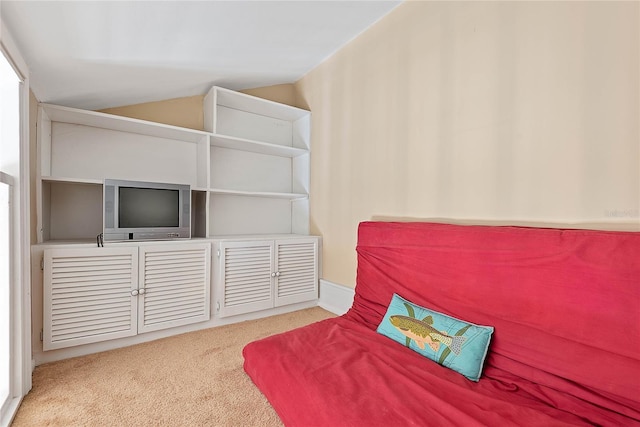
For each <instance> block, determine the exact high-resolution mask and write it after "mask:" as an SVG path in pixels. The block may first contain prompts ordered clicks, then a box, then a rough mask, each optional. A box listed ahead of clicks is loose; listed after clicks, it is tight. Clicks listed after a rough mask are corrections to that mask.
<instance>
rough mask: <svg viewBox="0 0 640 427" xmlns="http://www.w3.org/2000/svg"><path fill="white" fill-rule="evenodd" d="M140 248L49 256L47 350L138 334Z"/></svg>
mask: <svg viewBox="0 0 640 427" xmlns="http://www.w3.org/2000/svg"><path fill="white" fill-rule="evenodd" d="M137 287H138V248H136V247H123V248H83V249H62V248H60V249H47V250H45V251H44V282H43V311H44V312H43V315H44V319H43V320H44V324H43V337H42V338H43V349H44V350H45V351H47V350H54V349H58V348H64V347H71V346H75V345H80V344H89V343H93V342H98V341H105V340H110V339H114V338H121V337H127V336H131V335H135V334H136V312H137V298H136V297H135V296H133V295H132V292H133V291H134V290H136V289H137Z"/></svg>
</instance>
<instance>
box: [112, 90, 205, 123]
mask: <svg viewBox="0 0 640 427" xmlns="http://www.w3.org/2000/svg"><path fill="white" fill-rule="evenodd" d="M203 100H204V95H196V96H188V97H184V98H175V99H168V100H165V101H157V102H145V103H144V104H135V105H127V106H123V107H115V108H107V109H104V110H100V111H102V112H103V113H108V114H115V115H117V116H125V117H131V118H134V119H140V120H149V121H152V122H158V123H164V124H167V125H173V126H180V127H185V128H189V129H198V130H203V129H204V121H203V120H204V117H203V115H202V101H203Z"/></svg>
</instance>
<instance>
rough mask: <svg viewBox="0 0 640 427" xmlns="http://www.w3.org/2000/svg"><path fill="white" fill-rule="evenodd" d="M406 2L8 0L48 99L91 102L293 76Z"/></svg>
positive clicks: (10, 22) (88, 105)
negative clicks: (95, 0)
mask: <svg viewBox="0 0 640 427" xmlns="http://www.w3.org/2000/svg"><path fill="white" fill-rule="evenodd" d="M399 3H400V1H326V0H323V1H268V0H267V1H238V0H236V1H97V2H94V1H10V0H2V1H1V2H0V8H1V9H0V13H1V16H2V20H3V22H4V24H5V25H6V26H7V28H8V29H9V31H10V32H11V34H12V35H13V38H14V39H15V42H16V45H17V46H18V48H19V49H20V51H21V53H22V55H23V56H24V58H25V61H26V62H27V65H28V66H29V69H30V72H31V87H32V89H33V91H34V93H35V94H36V96H37V97H38V99H39V100H40V101H43V102H49V103H55V104H60V105H65V106H70V107H76V108H84V109H101V108H107V107H114V106H120V105H130V104H136V103H141V102H149V101H156V100H161V99H169V98H176V97H182V96H191V95H197V94H203V93H205V92H206V91H207V89H208V88H209V87H210V86H212V85H214V84H215V85H220V86H224V87H227V88H229V89H236V90H239V89H248V88H253V87H261V86H269V85H274V84H282V83H293V82H295V81H296V80H298V79H299V78H301V77H302V76H304V75H305V74H306V73H307V72H309V71H310V70H312V69H313V68H314V67H316V66H317V65H318V64H320V63H321V62H322V61H323V60H325V59H326V58H328V57H329V56H331V55H332V54H333V53H334V52H336V51H337V50H338V49H340V48H341V47H342V46H344V45H345V44H347V43H348V42H349V41H351V40H352V39H353V38H355V37H356V36H357V35H358V34H360V33H362V32H363V31H364V30H366V29H367V28H368V27H369V26H371V25H372V24H373V23H375V22H376V21H378V20H379V19H380V18H381V17H383V16H384V15H386V14H387V13H389V12H390V11H391V10H392V9H393V8H394V7H396V6H397V5H398V4H399Z"/></svg>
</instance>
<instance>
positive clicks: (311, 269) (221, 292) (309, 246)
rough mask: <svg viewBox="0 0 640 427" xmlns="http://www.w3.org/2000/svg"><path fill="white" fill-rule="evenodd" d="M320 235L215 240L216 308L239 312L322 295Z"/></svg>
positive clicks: (223, 314)
mask: <svg viewBox="0 0 640 427" xmlns="http://www.w3.org/2000/svg"><path fill="white" fill-rule="evenodd" d="M319 242H320V240H319V238H318V237H300V236H298V237H293V236H281V237H280V238H278V237H275V238H272V239H260V240H247V239H220V240H215V241H214V251H215V255H216V256H215V257H214V259H215V269H214V270H215V272H216V274H215V276H214V289H215V291H214V293H215V307H216V311H217V315H218V316H219V317H227V316H234V315H238V314H243V313H249V312H254V311H259V310H266V309H269V308H273V307H280V306H283V305H288V304H295V303H299V302H304V301H312V300H314V299H317V298H318V250H319Z"/></svg>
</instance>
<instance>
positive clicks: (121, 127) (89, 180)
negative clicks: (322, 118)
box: [36, 87, 310, 243]
mask: <svg viewBox="0 0 640 427" xmlns="http://www.w3.org/2000/svg"><path fill="white" fill-rule="evenodd" d="M204 119H205V120H204V122H205V129H206V131H199V130H193V129H186V128H180V127H176V126H170V125H164V124H159V123H153V122H148V121H144V120H137V119H132V118H128V117H121V116H114V115H110V114H104V113H99V112H95V111H85V110H78V109H74V108H68V107H62V106H56V105H50V104H41V105H40V110H39V119H38V148H39V149H38V168H37V169H38V178H37V186H36V188H37V190H36V192H37V198H36V199H37V217H38V242H39V243H43V242H55V241H67V240H76V239H79V240H91V239H94V238H95V236H96V235H97V234H99V233H100V232H101V230H102V183H103V180H104V179H105V178H111V179H123V180H135V181H150V182H167V183H176V184H189V185H190V186H191V188H192V202H193V203H192V204H193V207H192V217H193V218H192V224H193V227H192V237H215V236H220V235H237V234H242V235H246V234H303V235H304V234H308V233H309V160H310V156H309V148H310V113H309V111H306V110H302V109H299V108H295V107H291V106H288V105H283V104H279V103H276V102H272V101H268V100H264V99H260V98H256V97H253V96H249V95H245V94H242V93H238V92H234V91H231V90H228V89H223V88H220V87H213V88H212V89H211V90H210V91H209V93H208V94H207V95H206V97H205V101H204Z"/></svg>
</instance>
